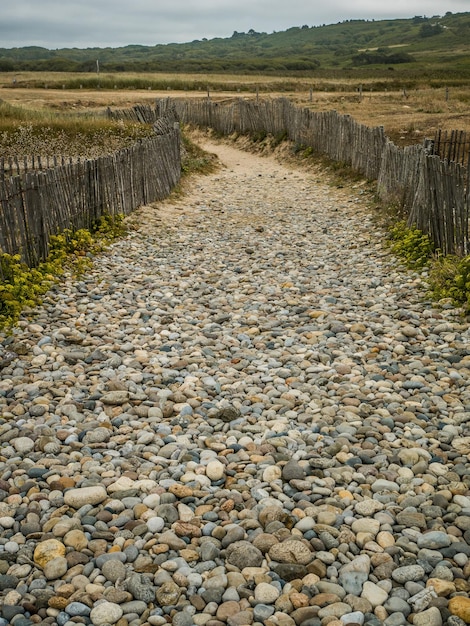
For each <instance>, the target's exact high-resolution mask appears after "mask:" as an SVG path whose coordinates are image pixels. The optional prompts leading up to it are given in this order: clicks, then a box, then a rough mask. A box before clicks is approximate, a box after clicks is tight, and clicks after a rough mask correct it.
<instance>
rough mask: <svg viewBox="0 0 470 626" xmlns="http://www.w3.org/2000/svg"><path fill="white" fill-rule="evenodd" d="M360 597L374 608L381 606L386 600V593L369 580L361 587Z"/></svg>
mask: <svg viewBox="0 0 470 626" xmlns="http://www.w3.org/2000/svg"><path fill="white" fill-rule="evenodd" d="M361 597H362V598H365V599H366V600H368V601H369V602H370V603H371V604H372V607H373V608H375V607H376V606H382V604H383V603H384V602H385V601H386V600H387V598H388V593H387V592H386V591H385V590H384V589H381V588H380V587H379V586H378V585H376V584H375V583H373V582H371V581H370V580H366V582H365V583H364V585H363V587H362V593H361Z"/></svg>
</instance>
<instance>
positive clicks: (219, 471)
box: [206, 459, 225, 481]
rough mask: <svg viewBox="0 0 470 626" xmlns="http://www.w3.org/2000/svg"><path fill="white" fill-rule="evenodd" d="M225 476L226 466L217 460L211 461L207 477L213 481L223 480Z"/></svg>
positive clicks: (207, 468)
mask: <svg viewBox="0 0 470 626" xmlns="http://www.w3.org/2000/svg"><path fill="white" fill-rule="evenodd" d="M224 475H225V465H224V464H223V463H221V462H220V461H218V460H217V459H215V460H214V461H209V463H208V464H207V466H206V476H207V477H208V478H210V479H211V480H212V481H218V480H221V479H222V478H223V477H224Z"/></svg>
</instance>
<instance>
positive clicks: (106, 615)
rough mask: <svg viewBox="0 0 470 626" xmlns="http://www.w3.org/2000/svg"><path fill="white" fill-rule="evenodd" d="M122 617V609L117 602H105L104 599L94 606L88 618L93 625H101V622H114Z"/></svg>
mask: <svg viewBox="0 0 470 626" xmlns="http://www.w3.org/2000/svg"><path fill="white" fill-rule="evenodd" d="M121 617H122V609H121V607H120V606H119V604H114V602H107V601H106V600H104V601H103V602H101V603H100V604H98V605H97V606H95V607H94V608H93V609H92V610H91V613H90V619H91V622H92V624H93V626H102V625H103V624H115V623H116V622H118V621H119V620H120V619H121Z"/></svg>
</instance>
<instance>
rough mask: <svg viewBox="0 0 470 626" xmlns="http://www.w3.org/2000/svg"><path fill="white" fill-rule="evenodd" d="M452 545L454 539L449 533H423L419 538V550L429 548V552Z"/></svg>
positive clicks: (436, 531)
mask: <svg viewBox="0 0 470 626" xmlns="http://www.w3.org/2000/svg"><path fill="white" fill-rule="evenodd" d="M451 543H452V539H451V538H450V536H449V535H448V534H447V533H444V532H441V531H438V530H435V531H431V532H427V533H423V534H422V535H420V536H419V537H418V541H417V544H418V548H428V549H429V550H440V549H441V548H447V547H449V546H450V544H451Z"/></svg>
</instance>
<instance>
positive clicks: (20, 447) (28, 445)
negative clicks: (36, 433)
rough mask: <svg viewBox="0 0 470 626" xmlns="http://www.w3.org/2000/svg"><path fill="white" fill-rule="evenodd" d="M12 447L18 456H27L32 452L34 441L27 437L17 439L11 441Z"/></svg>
mask: <svg viewBox="0 0 470 626" xmlns="http://www.w3.org/2000/svg"><path fill="white" fill-rule="evenodd" d="M12 444H13V447H14V448H15V450H16V451H17V452H19V453H20V454H28V452H31V451H32V450H34V441H33V440H32V439H30V438H29V437H17V438H16V439H13V441H12Z"/></svg>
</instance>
